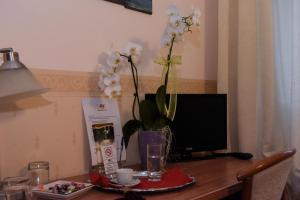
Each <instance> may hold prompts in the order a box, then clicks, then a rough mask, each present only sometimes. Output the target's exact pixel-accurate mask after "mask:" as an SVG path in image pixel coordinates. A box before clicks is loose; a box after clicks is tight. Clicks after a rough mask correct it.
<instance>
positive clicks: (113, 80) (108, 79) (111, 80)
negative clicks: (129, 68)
mask: <svg viewBox="0 0 300 200" xmlns="http://www.w3.org/2000/svg"><path fill="white" fill-rule="evenodd" d="M103 82H104V85H106V86H110V85H114V84H117V83H119V82H120V75H119V74H116V73H114V74H112V75H110V76H105V77H104V78H103Z"/></svg>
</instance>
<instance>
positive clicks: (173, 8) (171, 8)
mask: <svg viewBox="0 0 300 200" xmlns="http://www.w3.org/2000/svg"><path fill="white" fill-rule="evenodd" d="M177 14H179V11H178V8H177V7H176V6H175V5H169V6H168V8H167V15H169V16H172V15H177Z"/></svg>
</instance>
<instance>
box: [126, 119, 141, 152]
mask: <svg viewBox="0 0 300 200" xmlns="http://www.w3.org/2000/svg"><path fill="white" fill-rule="evenodd" d="M141 126H142V123H141V121H139V120H135V119H132V120H129V121H128V122H126V124H124V126H123V128H122V131H123V138H124V142H125V148H127V146H128V143H129V139H130V137H131V136H132V135H133V134H134V133H135V132H136V131H137V130H138V129H139V128H141Z"/></svg>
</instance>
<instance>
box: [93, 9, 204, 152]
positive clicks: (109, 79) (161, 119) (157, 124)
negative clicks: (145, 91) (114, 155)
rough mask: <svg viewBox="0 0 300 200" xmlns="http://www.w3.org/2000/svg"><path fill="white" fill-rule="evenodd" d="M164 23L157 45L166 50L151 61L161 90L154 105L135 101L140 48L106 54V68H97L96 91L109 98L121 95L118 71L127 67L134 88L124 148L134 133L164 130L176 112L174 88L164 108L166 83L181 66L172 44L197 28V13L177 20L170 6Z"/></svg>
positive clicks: (177, 11) (179, 58)
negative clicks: (157, 70)
mask: <svg viewBox="0 0 300 200" xmlns="http://www.w3.org/2000/svg"><path fill="white" fill-rule="evenodd" d="M167 15H168V23H167V26H166V29H165V31H164V34H163V36H162V38H161V45H162V47H163V48H169V50H168V55H167V56H166V57H163V56H162V57H160V58H158V59H156V60H155V63H157V64H160V65H162V66H163V75H162V77H163V79H162V84H161V86H160V87H159V88H158V89H157V92H156V104H155V103H153V102H152V101H149V100H142V101H140V99H139V93H138V92H139V91H138V86H139V80H138V71H137V68H136V64H137V62H138V61H139V58H140V56H141V52H142V47H141V46H140V45H139V44H135V43H132V42H129V43H128V44H127V46H126V47H125V49H124V51H123V52H118V51H112V52H110V53H109V57H108V59H107V65H105V66H102V67H101V74H100V78H99V83H98V85H99V87H100V88H101V89H102V90H103V91H104V93H105V94H106V95H107V96H108V97H110V98H112V97H115V96H119V95H121V90H122V87H121V84H120V75H119V72H120V71H121V69H122V68H124V66H126V61H127V63H129V64H130V68H131V73H132V77H133V83H134V87H135V93H134V100H133V106H132V115H133V119H131V120H129V121H127V122H126V123H125V125H124V126H123V142H124V143H122V145H123V144H125V147H126V148H127V146H128V143H129V139H130V137H131V135H132V134H134V133H135V132H136V131H137V130H138V129H140V128H142V129H144V130H158V129H162V128H163V127H165V126H168V125H169V124H170V123H171V122H172V120H173V118H174V116H175V111H176V102H177V95H176V91H175V90H176V87H175V86H174V87H171V88H173V89H171V90H172V91H170V98H169V103H168V104H167V102H166V99H167V97H166V96H167V88H168V87H169V88H170V86H168V81H169V79H170V78H174V77H172V76H171V74H174V73H171V72H172V71H173V72H174V70H175V65H176V64H181V57H180V56H173V55H172V51H173V46H174V43H177V42H179V41H182V40H183V35H184V33H186V32H192V30H191V27H192V26H194V25H196V26H199V24H200V16H201V12H200V11H199V10H198V9H193V10H192V12H191V14H190V15H188V16H181V15H180V13H179V10H178V9H177V7H176V6H175V5H171V6H169V7H168V9H167ZM136 105H137V106H138V108H139V118H137V117H136V113H135V107H136Z"/></svg>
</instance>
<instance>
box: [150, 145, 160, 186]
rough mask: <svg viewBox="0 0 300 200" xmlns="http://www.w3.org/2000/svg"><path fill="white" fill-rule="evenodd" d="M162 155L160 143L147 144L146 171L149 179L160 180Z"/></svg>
mask: <svg viewBox="0 0 300 200" xmlns="http://www.w3.org/2000/svg"><path fill="white" fill-rule="evenodd" d="M163 156H164V155H163V145H162V144H147V171H148V180H149V181H160V180H161V173H162V168H163V160H164V159H163V158H164V157H163Z"/></svg>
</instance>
